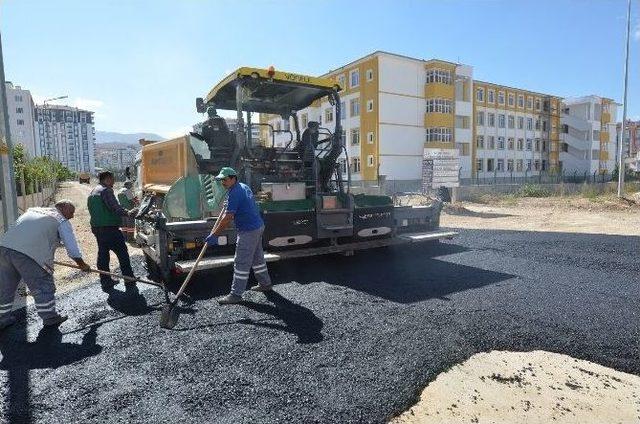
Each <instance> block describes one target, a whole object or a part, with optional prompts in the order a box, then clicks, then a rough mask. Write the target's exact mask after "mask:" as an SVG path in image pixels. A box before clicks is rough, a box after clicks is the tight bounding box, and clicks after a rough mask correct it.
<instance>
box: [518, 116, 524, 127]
mask: <svg viewBox="0 0 640 424" xmlns="http://www.w3.org/2000/svg"><path fill="white" fill-rule="evenodd" d="M523 128H524V118H523V117H522V116H518V129H519V130H521V129H523Z"/></svg>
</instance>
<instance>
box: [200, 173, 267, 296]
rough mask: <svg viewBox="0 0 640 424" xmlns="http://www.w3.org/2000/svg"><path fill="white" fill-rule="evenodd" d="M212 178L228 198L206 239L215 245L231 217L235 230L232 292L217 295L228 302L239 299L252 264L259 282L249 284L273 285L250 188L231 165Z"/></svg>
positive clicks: (257, 288)
mask: <svg viewBox="0 0 640 424" xmlns="http://www.w3.org/2000/svg"><path fill="white" fill-rule="evenodd" d="M215 178H216V180H219V181H220V182H221V183H222V185H223V186H224V188H226V189H227V191H228V198H227V204H226V210H225V212H224V214H223V215H222V217H220V223H219V225H218V228H217V229H216V231H214V232H213V233H211V234H210V235H209V236H208V237H207V238H206V242H207V244H208V245H210V246H215V245H217V244H218V235H219V234H220V233H221V232H222V231H224V230H225V228H227V226H228V225H229V224H230V223H231V221H232V220H233V221H234V223H235V227H236V232H237V239H236V255H235V258H234V263H233V282H232V283H231V293H229V294H228V295H226V296H223V297H221V298H220V299H218V303H220V304H221V305H228V304H233V303H240V302H242V293H244V291H245V289H246V287H247V281H248V280H249V273H250V272H251V269H252V268H253V274H254V275H255V277H256V280H258V285H256V286H254V287H252V288H251V290H253V291H261V292H267V291H270V290H271V289H272V287H273V285H272V284H271V278H270V277H269V271H268V270H267V263H266V262H265V260H264V251H263V250H262V233H263V232H264V222H263V221H262V218H261V217H260V212H259V211H258V206H257V205H256V202H255V200H253V193H252V192H251V189H250V188H249V187H248V186H247V185H246V184H243V183H241V182H239V181H238V176H237V173H236V171H235V170H233V168H229V167H224V168H222V169H221V170H220V173H219V174H218V175H217V176H216V177H215Z"/></svg>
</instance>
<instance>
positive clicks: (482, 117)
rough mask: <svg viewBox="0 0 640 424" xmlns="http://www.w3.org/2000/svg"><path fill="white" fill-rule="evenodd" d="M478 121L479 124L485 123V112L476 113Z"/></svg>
mask: <svg viewBox="0 0 640 424" xmlns="http://www.w3.org/2000/svg"><path fill="white" fill-rule="evenodd" d="M476 121H477V125H484V112H477V113H476Z"/></svg>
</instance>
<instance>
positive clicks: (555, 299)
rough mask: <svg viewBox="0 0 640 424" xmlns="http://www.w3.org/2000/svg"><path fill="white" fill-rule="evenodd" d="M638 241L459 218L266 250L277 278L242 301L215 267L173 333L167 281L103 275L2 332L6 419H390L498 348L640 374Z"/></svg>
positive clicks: (0, 373) (0, 378)
mask: <svg viewBox="0 0 640 424" xmlns="http://www.w3.org/2000/svg"><path fill="white" fill-rule="evenodd" d="M638 242H639V239H638V238H637V237H621V236H601V235H599V236H591V235H576V234H560V233H520V232H506V231H479V230H464V231H463V232H462V233H461V234H460V236H459V237H457V238H456V239H454V240H452V241H448V242H446V243H442V244H440V245H436V246H409V247H406V246H405V247H395V248H390V249H379V250H375V251H369V252H363V253H358V254H357V255H356V256H354V257H333V256H332V257H320V258H307V259H300V260H295V261H289V262H283V263H279V264H273V265H271V267H270V268H271V273H272V277H273V279H274V281H275V282H277V283H278V285H277V287H276V290H275V292H274V293H272V294H268V295H266V296H265V295H264V294H261V293H250V294H248V295H247V299H248V301H247V302H246V303H245V304H244V305H242V306H238V305H234V306H225V307H220V306H218V305H217V303H215V301H214V300H213V297H214V296H218V295H220V294H224V293H226V292H227V290H228V289H229V281H230V278H231V274H230V273H229V272H228V271H224V272H220V271H218V272H214V273H209V274H207V275H203V276H202V277H200V278H198V279H197V280H196V281H195V285H194V287H193V290H192V291H191V294H192V296H193V297H194V299H195V300H196V301H195V304H194V305H193V306H192V307H189V308H186V309H185V310H184V311H183V313H182V315H181V318H180V322H179V323H178V326H177V327H176V329H175V330H174V331H168V330H162V329H160V327H159V326H158V321H159V315H160V311H159V309H160V307H161V305H162V303H161V302H162V300H163V296H162V294H161V292H160V291H158V290H157V289H155V288H152V287H149V288H146V287H142V286H141V290H140V293H128V294H127V293H124V291H122V290H123V289H122V286H119V288H120V290H121V291H117V292H114V293H112V294H111V295H110V296H108V297H107V295H106V294H104V293H102V292H101V291H100V288H99V286H98V285H97V284H93V285H90V286H87V287H85V288H82V289H78V290H76V291H72V292H70V293H67V294H65V295H63V296H61V298H60V299H59V308H60V309H61V310H62V311H63V312H64V313H67V314H69V315H70V319H69V321H67V322H66V323H64V324H63V325H62V326H61V327H60V331H55V330H40V322H39V320H38V319H37V317H36V316H35V313H34V311H33V310H32V309H31V308H29V309H28V311H27V314H26V317H25V319H24V320H23V321H21V322H20V323H19V324H17V325H15V326H14V327H13V328H11V329H10V330H7V331H5V332H4V333H2V334H0V351H1V353H2V360H1V361H0V387H2V389H0V390H3V392H4V393H3V400H4V402H3V414H4V418H5V420H7V421H13V422H36V423H49V422H56V423H58V422H66V423H71V422H79V423H94V422H104V423H111V422H113V423H123V422H155V423H169V422H171V423H175V422H180V423H182V424H186V423H202V422H216V423H249V422H251V423H261V422H265V423H270V422H282V423H292V422H367V423H369V422H385V421H386V420H387V419H389V418H390V417H392V416H393V415H395V414H397V413H399V412H401V411H403V410H405V409H406V408H407V407H409V406H410V405H411V404H412V403H414V402H415V401H416V400H417V396H418V394H419V393H420V391H421V390H422V389H423V388H424V387H425V386H426V385H427V384H428V383H429V382H430V381H432V380H433V379H435V377H436V376H437V375H438V374H439V373H441V372H443V371H445V370H447V369H448V368H449V367H451V366H453V365H455V364H457V363H460V362H462V361H464V360H466V359H467V358H469V357H470V356H471V355H473V354H474V353H477V352H482V351H489V350H493V349H499V350H512V351H529V350H534V349H541V350H546V351H551V352H558V353H564V354H568V355H570V356H573V357H575V358H580V359H586V360H589V361H593V362H597V363H599V364H602V365H605V366H608V367H612V368H615V369H617V370H620V371H625V372H630V373H634V374H640V360H639V357H638V346H639V342H640V335H639V328H638V322H639V321H638V320H639V318H640V316H639V315H640V306H639V299H640V296H639V294H640V287H639V286H640V277H639V275H640V264H639V261H638V248H639V243H638ZM138 271H139V272H140V273H142V267H141V265H140V264H138ZM85 278H86V277H85ZM90 278H94V277H90Z"/></svg>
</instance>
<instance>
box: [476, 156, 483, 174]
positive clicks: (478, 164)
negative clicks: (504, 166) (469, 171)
mask: <svg viewBox="0 0 640 424" xmlns="http://www.w3.org/2000/svg"><path fill="white" fill-rule="evenodd" d="M482 162H484V161H483V160H482V159H476V171H482Z"/></svg>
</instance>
